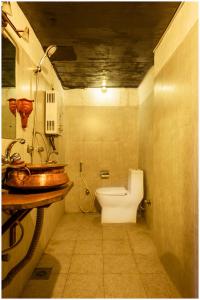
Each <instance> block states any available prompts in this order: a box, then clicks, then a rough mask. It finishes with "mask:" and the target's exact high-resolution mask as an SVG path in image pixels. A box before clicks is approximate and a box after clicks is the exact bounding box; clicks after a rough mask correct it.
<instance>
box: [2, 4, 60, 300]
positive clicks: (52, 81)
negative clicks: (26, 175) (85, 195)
mask: <svg viewBox="0 0 200 300" xmlns="http://www.w3.org/2000/svg"><path fill="white" fill-rule="evenodd" d="M11 5H12V8H13V17H12V21H13V23H14V24H15V25H16V26H17V28H24V27H25V25H28V26H29V28H30V41H29V43H27V42H25V41H23V39H20V38H18V37H17V35H16V34H15V33H14V32H13V31H12V30H11V29H10V28H9V27H8V34H9V35H10V36H11V38H12V39H13V40H14V43H15V44H16V47H17V69H16V82H17V86H16V97H17V98H18V99H19V98H23V97H25V98H28V99H34V95H35V75H34V72H33V67H34V66H36V65H37V63H38V62H39V60H40V58H41V56H42V55H43V52H42V49H41V45H40V43H39V41H38V40H37V39H36V37H35V35H34V33H33V31H32V29H31V27H30V24H28V22H27V20H26V18H25V17H24V16H23V14H22V12H21V10H20V9H19V7H18V5H17V3H13V2H12V3H11ZM44 66H45V70H46V71H45V72H42V73H41V74H40V78H39V94H38V118H37V127H36V130H37V131H40V132H41V133H44V92H45V90H47V89H51V88H52V87H54V88H55V89H56V90H57V91H58V92H59V93H60V96H62V88H61V85H60V83H59V81H58V79H57V77H56V75H55V73H54V71H53V68H52V67H51V65H50V63H49V62H48V60H47V59H46V60H45V62H44ZM34 109H35V108H34ZM16 123H17V125H16V137H17V138H22V137H23V138H25V139H26V144H25V145H20V144H16V145H15V146H14V147H13V150H12V153H14V152H19V153H20V154H21V156H22V159H23V160H25V161H26V162H30V155H29V154H28V153H27V151H26V148H27V145H28V144H29V145H31V140H32V129H33V112H32V114H31V115H30V117H29V121H28V127H27V128H26V129H25V130H23V129H22V128H21V120H20V117H19V114H18V113H17V119H16ZM10 142H11V140H9V139H3V140H2V153H4V151H5V148H6V146H7V145H8V143H10ZM56 143H57V146H58V150H59V152H60V158H62V157H63V153H62V151H61V150H62V148H61V138H58V139H57V141H56ZM38 145H39V146H44V143H43V141H42V139H41V138H40V137H38V141H37V143H36V147H37V146H38ZM45 160H46V153H42V155H41V156H40V155H39V154H38V152H37V149H36V151H35V157H34V162H35V163H37V162H38V163H40V162H41V161H42V162H44V161H45ZM63 213H64V201H60V202H58V203H55V204H53V205H51V206H50V207H49V208H45V220H44V225H43V229H42V234H41V238H40V241H39V245H38V247H37V250H36V252H35V255H34V257H33V259H32V260H31V261H30V263H28V265H27V266H26V267H25V268H24V269H23V270H22V271H20V273H19V274H18V275H17V276H16V278H15V279H14V280H13V281H12V283H11V284H10V285H9V286H8V287H7V288H5V289H4V290H3V297H7V298H12V297H18V296H19V295H20V292H21V290H22V288H23V286H24V284H25V283H26V281H27V279H28V278H29V276H30V274H31V273H32V270H33V268H34V267H35V266H36V263H37V261H38V259H39V257H40V255H41V253H42V251H43V250H44V248H45V246H46V244H47V242H48V240H49V238H50V237H51V235H52V233H53V231H54V229H55V226H56V224H57V222H58V221H59V219H60V217H61V216H62V214H63ZM35 216H36V211H35V210H33V211H32V212H31V214H29V215H28V216H27V217H26V218H25V219H24V220H23V221H22V224H23V226H24V230H25V236H24V238H23V240H22V242H21V243H20V244H19V245H18V246H17V247H16V248H14V249H13V250H11V251H10V255H11V259H10V261H9V262H4V263H3V278H4V277H5V276H6V274H7V272H8V271H9V270H10V269H11V268H12V267H13V266H15V265H16V264H17V262H19V260H21V259H22V258H23V256H24V255H25V254H26V251H27V250H28V246H29V243H30V240H31V238H32V233H33V230H34V224H35ZM6 218H7V216H6V215H4V214H3V217H2V219H3V220H2V221H3V222H4V221H5V220H6ZM7 246H8V235H7V234H6V235H5V236H3V248H5V247H7Z"/></svg>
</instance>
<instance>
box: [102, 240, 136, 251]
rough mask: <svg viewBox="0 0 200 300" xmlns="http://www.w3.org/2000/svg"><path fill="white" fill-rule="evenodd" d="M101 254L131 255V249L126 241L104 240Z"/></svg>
mask: <svg viewBox="0 0 200 300" xmlns="http://www.w3.org/2000/svg"><path fill="white" fill-rule="evenodd" d="M103 254H131V248H130V246H129V243H128V241H126V240H117V241H111V240H110V241H108V240H104V241H103Z"/></svg>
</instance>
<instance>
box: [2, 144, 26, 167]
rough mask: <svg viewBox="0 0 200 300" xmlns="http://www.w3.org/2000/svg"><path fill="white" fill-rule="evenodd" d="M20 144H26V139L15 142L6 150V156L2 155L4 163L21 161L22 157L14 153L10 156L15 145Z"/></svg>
mask: <svg viewBox="0 0 200 300" xmlns="http://www.w3.org/2000/svg"><path fill="white" fill-rule="evenodd" d="M17 142H19V143H20V144H25V142H26V141H25V139H15V140H13V141H12V142H11V143H10V144H9V145H8V146H7V148H6V151H5V155H2V163H3V164H6V163H10V162H14V161H16V160H19V159H21V157H20V155H19V154H17V153H14V154H13V155H12V156H10V153H11V150H12V147H13V146H14V144H15V143H17Z"/></svg>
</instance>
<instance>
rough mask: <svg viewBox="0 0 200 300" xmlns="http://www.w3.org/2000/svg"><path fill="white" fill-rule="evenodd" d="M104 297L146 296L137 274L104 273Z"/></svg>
mask: <svg viewBox="0 0 200 300" xmlns="http://www.w3.org/2000/svg"><path fill="white" fill-rule="evenodd" d="M104 288H105V298H146V293H145V290H144V287H143V285H142V283H141V281H140V277H139V275H138V274H112V275H111V274H109V275H108V274H105V275H104Z"/></svg>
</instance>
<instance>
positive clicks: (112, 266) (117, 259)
mask: <svg viewBox="0 0 200 300" xmlns="http://www.w3.org/2000/svg"><path fill="white" fill-rule="evenodd" d="M104 273H105V274H120V273H121V274H122V273H123V274H132V273H138V269H137V266H136V263H135V260H134V258H133V256H132V255H123V254H121V255H104Z"/></svg>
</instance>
